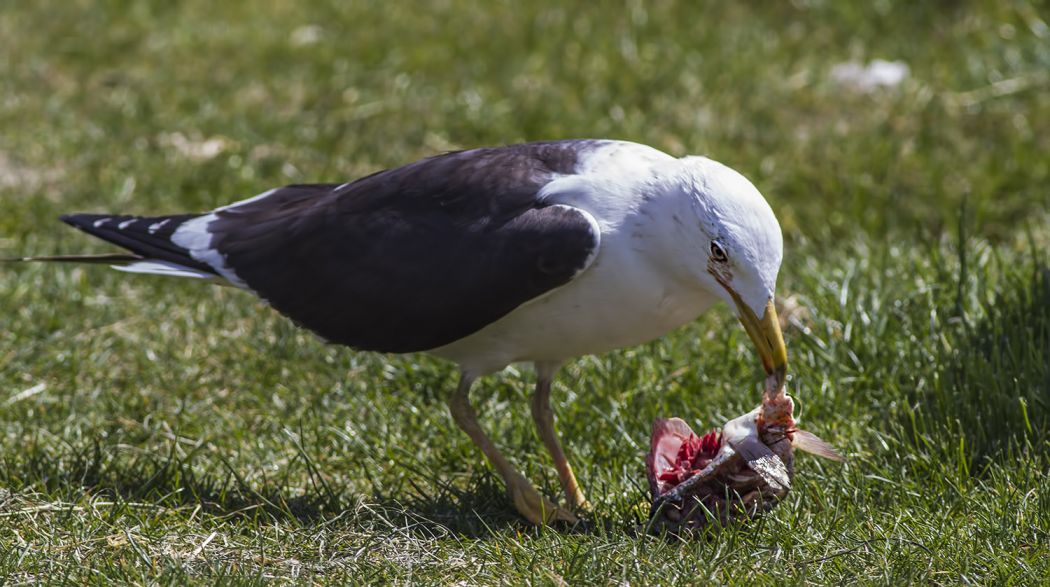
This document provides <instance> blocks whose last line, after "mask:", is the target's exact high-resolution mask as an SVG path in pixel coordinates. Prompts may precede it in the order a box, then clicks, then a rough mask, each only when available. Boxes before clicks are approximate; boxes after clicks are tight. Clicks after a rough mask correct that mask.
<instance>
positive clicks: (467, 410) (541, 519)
mask: <svg viewBox="0 0 1050 587" xmlns="http://www.w3.org/2000/svg"><path fill="white" fill-rule="evenodd" d="M473 382H474V378H473V377H472V376H470V375H467V374H466V373H464V374H463V375H462V376H461V378H460V380H459V386H458V387H457V388H456V392H455V393H454V394H452V397H451V398H450V399H449V402H448V406H449V411H450V412H451V413H452V419H453V420H455V421H456V424H457V425H458V426H459V427H460V428H461V429H462V430H463V431H464V432H466V433H467V436H469V437H470V439H471V440H472V441H474V444H476V445H477V446H478V448H480V449H481V452H483V453H485V457H486V458H487V459H488V460H489V462H490V463H492V466H493V467H494V468H495V469H496V472H497V473H498V474H499V476H500V477H502V478H503V482H504V483H505V484H506V485H507V492H508V493H509V494H510V499H511V501H512V502H514V507H515V508H517V510H518V513H520V514H521V515H522V516H523V517H524V518H525V519H526V520H528V521H529V522H532V523H533V524H543V523H547V524H549V523H553V522H558V521H561V522H569V523H575V522H576V516H574V515H573V514H572V513H571V512H569V511H567V510H564V509H562V508H559V507H558V506H557V505H555V504H554V503H553V502H551V501H550V500H548V499H546V498H545V497H543V496H542V495H540V492H539V491H536V488H535V487H533V486H532V484H531V483H529V482H528V480H527V479H525V477H524V476H523V475H522V474H521V473H519V472H518V471H517V470H515V469H514V467H513V466H512V465H511V464H510V463H509V462H508V461H507V459H506V457H504V456H503V454H502V453H500V451H499V449H498V448H496V445H495V444H493V443H492V441H491V440H489V437H488V436H487V435H486V434H485V432H484V431H483V430H482V429H481V426H480V425H479V424H478V418H477V414H476V413H475V412H474V408H473V406H471V405H470V386H471V384H472V383H473Z"/></svg>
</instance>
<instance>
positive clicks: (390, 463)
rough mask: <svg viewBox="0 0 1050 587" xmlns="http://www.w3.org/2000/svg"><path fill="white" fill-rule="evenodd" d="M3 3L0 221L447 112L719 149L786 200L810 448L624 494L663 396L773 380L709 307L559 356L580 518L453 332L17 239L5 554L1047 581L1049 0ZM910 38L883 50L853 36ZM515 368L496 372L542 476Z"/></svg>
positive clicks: (799, 391)
mask: <svg viewBox="0 0 1050 587" xmlns="http://www.w3.org/2000/svg"><path fill="white" fill-rule="evenodd" d="M539 4H540V3H520V2H487V1H486V2H482V1H471V0H448V1H444V2H435V3H431V4H429V5H426V6H425V7H424V6H423V5H412V6H409V5H408V3H405V4H395V3H364V2H362V3H343V2H336V1H335V0H331V1H327V2H326V1H324V0H318V1H311V2H299V1H292V0H270V1H268V2H264V3H250V4H249V3H236V2H226V3H214V2H205V1H203V0H186V1H184V2H168V3H148V2H130V1H128V2H123V1H118V0H106V1H102V2H88V1H77V2H65V1H61V2H60V1H58V0H44V1H40V2H32V3H30V2H19V3H10V2H9V3H5V4H4V5H3V7H0V38H3V39H4V41H3V45H4V50H3V58H2V59H0V80H2V87H3V90H2V92H0V128H2V129H3V131H2V132H0V204H2V205H0V211H2V213H0V256H13V255H23V254H49V253H57V252H84V251H91V252H102V251H110V250H112V249H110V248H109V247H107V246H106V245H105V244H103V243H99V242H95V241H92V240H91V239H89V238H88V237H86V236H84V235H82V234H79V233H77V232H76V231H74V230H72V229H70V228H68V227H65V226H64V225H62V224H61V223H59V222H58V221H57V220H56V217H57V215H58V214H60V213H64V212H74V211H85V212H90V211H115V212H125V213H168V212H180V211H187V210H205V209H208V208H210V207H214V206H217V205H221V204H225V203H228V202H230V201H233V200H236V199H240V198H244V197H247V196H251V195H253V194H255V193H258V192H261V191H263V190H265V189H268V188H270V187H273V186H276V185H282V184H287V183H296V182H309V181H323V182H342V181H345V180H348V179H351V178H354V177H358V176H361V175H363V174H366V173H370V172H372V171H375V170H378V169H381V168H383V167H386V166H392V165H398V164H401V163H405V162H408V161H412V160H414V159H416V158H418V157H422V156H426V155H430V154H434V153H438V152H441V151H444V150H448V149H453V148H459V147H470V146H478V145H490V144H500V143H509V142H517V141H523V140H538V139H554V138H565V137H587V136H591V137H612V138H621V139H629V140H635V141H639V142H643V143H648V144H651V145H654V146H656V147H658V148H661V149H664V150H667V151H668V152H670V153H673V154H675V155H683V154H687V153H690V154H706V155H709V156H711V157H713V158H715V159H718V160H720V161H723V162H725V163H727V164H729V165H731V166H732V167H734V168H736V169H738V170H740V171H741V172H743V173H744V174H745V175H747V176H748V177H750V178H751V179H752V180H753V181H754V183H755V184H756V185H757V186H758V187H759V189H760V190H761V191H762V192H763V193H764V194H766V196H767V197H768V199H769V200H770V203H771V205H772V206H773V208H774V210H775V211H776V213H777V214H778V216H779V217H780V219H781V222H782V224H783V227H784V231H785V237H786V258H785V264H784V269H783V272H782V274H781V280H780V286H779V295H780V298H781V301H782V303H783V304H784V305H785V306H790V307H791V308H794V310H793V311H790V312H789V311H785V312H784V313H785V314H786V315H787V327H786V331H785V335H786V338H787V344H788V349H789V353H790V357H791V365H792V367H791V369H792V381H791V384H790V385H791V391H792V394H793V395H794V396H795V398H796V399H797V401H798V404H799V407H800V411H801V419H802V422H803V424H804V425H805V426H806V427H807V428H809V429H810V430H812V431H814V432H816V433H818V434H819V435H821V436H822V437H823V438H825V439H827V440H828V441H830V442H832V443H833V444H835V445H836V446H838V447H839V448H841V450H842V451H843V452H844V453H845V454H846V455H847V456H848V457H849V462H848V463H847V464H845V465H838V464H834V463H830V462H824V461H819V460H816V459H813V458H810V457H807V456H802V457H800V459H799V462H798V469H799V475H798V479H797V483H796V486H795V488H794V491H793V492H792V493H791V495H790V497H789V499H788V500H787V502H786V503H785V504H783V505H782V506H781V507H780V508H779V509H777V510H776V511H775V512H774V513H773V514H772V515H770V516H768V517H766V518H764V519H762V520H759V521H756V522H754V523H751V524H747V525H744V526H738V527H731V528H728V529H726V530H725V531H723V532H721V533H719V534H717V535H712V536H709V537H706V538H705V539H701V540H697V541H694V542H689V543H679V542H674V541H667V540H665V539H662V538H658V537H650V536H646V535H644V534H642V533H639V531H638V528H639V525H640V524H641V523H642V522H644V520H645V517H646V513H647V496H646V484H645V474H644V470H643V457H644V453H645V450H646V444H647V442H648V435H649V427H650V425H651V422H652V420H653V419H654V418H657V417H666V416H672V415H677V416H681V417H683V418H686V419H687V420H688V421H689V422H690V423H691V424H693V426H694V428H703V427H705V426H711V425H715V424H717V423H721V422H723V421H724V420H725V419H726V418H728V417H731V416H735V415H738V414H740V413H742V412H743V411H745V410H748V409H750V408H751V407H752V406H754V405H755V404H756V402H757V401H758V397H759V388H760V380H761V372H760V368H759V365H758V359H757V357H756V356H755V355H754V353H753V351H752V349H751V348H750V344H749V343H748V340H747V337H746V335H745V333H744V332H743V329H742V328H741V327H740V326H739V325H738V324H737V323H736V322H735V319H734V318H733V317H732V315H731V314H730V312H729V310H728V309H727V308H724V307H721V308H718V309H716V310H714V311H712V312H710V313H709V314H708V315H706V316H704V317H703V318H702V319H700V320H699V321H697V322H696V323H695V324H693V325H691V326H689V327H687V328H684V329H682V330H681V331H679V332H676V333H674V334H672V335H670V336H667V337H666V338H664V339H662V340H660V341H656V342H653V343H651V344H648V345H646V346H643V347H640V348H634V349H627V350H623V351H620V352H615V353H611V354H608V355H605V356H601V357H587V358H583V359H580V360H579V361H576V362H575V363H572V364H571V365H570V366H569V367H568V368H567V369H565V371H564V372H563V374H562V376H561V378H560V379H559V380H558V383H557V385H556V387H555V391H554V398H555V411H556V413H557V418H558V426H559V428H560V430H561V432H562V433H563V435H564V437H565V438H566V439H567V445H568V447H569V451H570V452H571V454H572V456H573V459H574V463H575V465H576V471H577V473H578V475H579V477H580V480H581V482H582V483H583V485H584V487H585V488H586V489H587V490H588V496H589V498H590V500H591V502H592V503H593V504H594V513H593V515H592V516H591V523H590V526H589V528H587V529H583V530H579V531H575V532H572V531H564V530H562V531H559V530H550V529H542V528H532V527H529V526H527V525H525V524H524V523H523V522H522V521H521V520H520V519H519V518H517V517H516V516H515V515H514V514H513V512H512V509H511V507H510V504H509V502H508V501H507V499H506V498H505V497H504V494H503V492H502V489H501V486H500V484H499V483H498V479H497V478H496V477H495V476H494V474H493V472H492V470H491V469H490V468H489V467H488V466H487V465H486V464H485V463H484V461H483V460H482V459H481V458H480V456H479V454H478V452H477V451H476V450H475V448H474V447H473V446H472V445H471V444H470V442H469V441H468V440H467V438H466V437H465V436H464V435H463V434H461V433H460V432H458V431H457V430H456V429H455V427H454V426H453V424H452V421H451V419H450V417H449V415H448V412H447V410H446V409H445V406H444V403H443V397H444V395H445V394H446V393H448V391H449V390H450V389H451V388H452V386H453V385H454V379H455V371H454V369H453V367H452V366H450V365H448V364H445V363H442V362H440V361H438V360H435V359H431V358H427V357H422V356H410V357H390V356H379V355H372V354H365V353H356V352H352V351H349V350H347V349H342V348H337V347H333V346H327V345H325V344H324V343H322V342H321V341H319V340H317V339H316V338H314V337H313V336H311V335H309V334H307V333H304V332H302V331H299V330H297V329H296V328H295V327H294V326H293V325H291V324H290V323H289V322H288V321H286V320H284V319H282V318H281V317H279V316H277V315H276V314H275V313H274V312H272V311H271V310H269V309H268V308H267V307H266V306H265V305H264V304H262V303H261V302H258V301H256V300H255V299H253V298H251V297H249V296H248V295H246V294H244V293H241V292H238V291H234V290H231V289H224V288H216V287H212V286H206V285H201V284H199V283H187V282H181V281H176V280H170V279H163V278H149V277H144V276H129V275H123V274H119V273H117V272H114V271H110V270H108V269H105V268H102V267H86V268H78V267H71V266H43V265H32V266H26V265H5V266H2V267H0V308H2V312H0V435H2V436H0V575H3V576H6V577H7V579H8V582H10V583H11V584H19V583H33V582H37V581H39V580H43V579H50V580H63V579H64V580H69V581H72V582H76V583H98V584H102V583H109V582H111V581H114V580H116V581H121V582H131V583H176V584H179V583H184V582H187V581H197V582H203V583H212V582H215V581H217V580H219V579H222V580H225V581H228V582H266V581H269V580H276V581H287V580H297V579H298V580H310V581H331V582H341V581H345V580H350V579H353V580H357V581H360V582H394V583H406V584H407V583H412V584H415V583H437V584H457V583H458V584H475V583H478V584H501V583H502V584H522V583H535V584H563V583H569V584H611V583H616V584H623V583H629V584H665V585H668V584H676V583H708V582H717V583H727V584H735V583H760V584H773V583H776V584H782V583H791V584H795V583H834V584H841V583H854V582H860V583H873V584H890V585H896V584H902V583H908V582H915V583H985V584H996V585H1004V584H1036V583H1046V582H1048V581H1050V546H1048V544H1050V480H1048V473H1047V471H1048V468H1050V467H1048V465H1050V457H1048V456H1047V455H1048V448H1050V383H1048V382H1050V361H1047V357H1048V356H1050V309H1048V308H1050V306H1048V304H1050V270H1048V269H1047V263H1048V259H1047V255H1048V250H1050V216H1048V214H1047V210H1048V209H1050V188H1048V186H1050V156H1048V155H1047V154H1048V153H1050V75H1048V74H1047V71H1050V27H1048V24H1047V14H1048V12H1050V11H1048V10H1047V9H1046V8H1047V7H1046V5H1045V4H1044V3H1029V2H1026V1H1024V0H1018V1H1010V2H1000V1H994V0H987V1H973V2H950V1H941V2H922V3H913V2H892V1H889V0H887V1H879V2H870V3H868V2H857V3H845V2H823V1H820V0H808V1H798V2H793V3H790V4H789V3H776V4H773V3H760V2H728V3H722V2H703V3H696V2H669V1H660V2H651V3H650V2H640V1H628V2H617V3H612V4H608V5H602V6H598V5H597V4H596V3H592V2H583V1H578V2H561V3H557V6H540V5H539ZM874 59H884V60H888V61H900V62H902V63H903V64H905V65H906V66H907V68H908V75H907V77H905V78H904V79H903V81H901V82H900V83H899V84H896V85H889V86H885V87H866V86H864V84H861V83H857V82H850V81H848V80H843V79H842V78H841V76H838V75H837V74H836V73H835V72H840V71H841V68H840V69H836V65H839V64H842V63H849V62H856V63H859V64H863V65H866V64H867V63H869V62H870V61H872V60H874ZM532 381H533V375H532V374H531V373H530V372H528V371H527V370H517V369H511V370H508V371H506V372H505V373H503V374H500V375H498V376H495V377H491V378H488V379H486V380H485V381H484V382H483V383H482V384H481V385H480V386H479V387H478V388H477V389H476V392H475V396H476V397H477V398H478V403H479V411H480V413H481V415H482V419H483V421H484V422H485V423H486V424H487V426H489V427H490V429H491V430H492V431H493V434H494V436H495V437H496V438H498V439H499V441H500V443H501V444H502V446H503V447H504V448H505V449H506V451H507V454H508V455H510V456H511V457H512V458H513V459H514V461H515V463H516V464H517V465H518V466H519V467H521V468H522V469H523V470H524V471H525V472H526V474H527V475H528V476H529V477H530V478H532V479H534V480H536V481H537V482H538V484H539V485H540V487H541V488H542V490H544V491H546V492H548V493H549V494H551V495H552V496H553V495H557V493H558V484H557V479H556V477H555V475H554V473H553V471H552V469H551V467H550V462H549V458H548V457H547V456H546V455H545V453H544V452H543V450H542V446H541V444H540V442H539V440H538V439H537V438H536V436H535V433H534V431H533V427H532V426H531V422H530V419H529V417H528V411H527V390H528V389H529V387H530V385H531V384H532Z"/></svg>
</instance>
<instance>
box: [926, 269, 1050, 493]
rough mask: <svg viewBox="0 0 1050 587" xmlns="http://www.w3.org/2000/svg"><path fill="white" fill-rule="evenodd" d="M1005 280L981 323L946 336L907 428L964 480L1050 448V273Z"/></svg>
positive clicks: (1017, 274) (1016, 273) (1009, 275)
mask: <svg viewBox="0 0 1050 587" xmlns="http://www.w3.org/2000/svg"><path fill="white" fill-rule="evenodd" d="M1004 273H1006V275H1004V276H1003V278H1002V281H1001V285H1000V287H998V288H997V290H998V291H997V292H996V295H995V296H994V297H993V298H992V299H990V300H988V301H985V302H983V304H982V306H983V307H982V310H983V315H984V317H983V318H982V320H981V321H980V322H978V323H976V324H972V325H971V324H968V323H966V322H965V321H962V322H961V323H960V324H959V327H958V329H957V330H956V334H955V335H953V336H949V337H948V342H947V344H946V345H945V347H946V348H945V349H944V350H943V351H942V353H941V354H942V356H941V357H940V364H942V365H944V368H943V370H942V371H941V374H940V378H939V384H938V385H936V386H933V387H931V388H930V389H929V390H928V391H927V392H926V393H925V394H922V395H919V396H916V397H914V398H913V401H912V405H913V406H915V409H914V410H912V411H911V412H910V413H909V414H908V421H907V422H906V427H907V429H908V430H909V432H910V433H911V435H912V438H914V439H915V441H916V442H918V443H923V444H927V445H931V444H933V442H932V441H931V440H930V439H931V438H939V439H940V440H941V441H940V442H938V443H937V444H939V445H941V446H942V447H943V448H944V450H945V451H953V452H954V453H955V455H954V458H955V459H956V460H957V461H958V463H959V466H960V467H961V468H962V469H964V470H963V471H962V472H963V473H969V471H970V470H972V469H973V468H974V466H976V467H977V468H980V467H981V466H983V465H984V464H986V463H989V462H991V461H994V460H996V459H1000V458H1009V457H1011V456H1017V455H1019V454H1022V453H1031V448H1032V447H1039V446H1041V445H1042V444H1043V443H1045V442H1047V441H1050V268H1048V267H1046V266H1045V265H1042V264H1037V263H1033V264H1032V265H1027V266H1024V267H1008V268H1005V271H1004ZM960 295H961V294H960ZM945 438H951V439H952V442H944V439H945Z"/></svg>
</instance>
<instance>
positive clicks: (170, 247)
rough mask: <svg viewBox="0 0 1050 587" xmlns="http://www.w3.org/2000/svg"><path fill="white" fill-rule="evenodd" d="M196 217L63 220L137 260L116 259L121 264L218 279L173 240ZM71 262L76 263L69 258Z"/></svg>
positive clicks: (72, 216) (101, 216) (86, 216)
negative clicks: (152, 263)
mask: <svg viewBox="0 0 1050 587" xmlns="http://www.w3.org/2000/svg"><path fill="white" fill-rule="evenodd" d="M197 217H198V215H197V214H178V215H173V216H152V217H145V216H126V215H112V214H67V215H65V216H62V217H61V218H62V221H63V222H65V223H66V224H69V225H71V226H73V227H76V228H78V229H80V230H82V231H84V232H86V233H88V234H90V235H92V236H95V237H98V238H100V239H102V240H105V241H109V242H111V243H113V244H115V245H118V246H120V247H123V248H125V249H127V250H129V251H131V252H132V253H134V255H135V256H136V257H133V258H119V259H114V260H115V261H116V262H117V263H118V264H121V263H124V264H127V263H130V262H135V261H142V260H147V259H149V260H158V261H166V262H168V263H172V264H175V265H178V266H181V267H185V268H187V269H193V270H195V271H196V272H204V273H207V274H211V275H217V273H216V272H215V269H213V268H212V267H211V266H210V265H208V264H206V263H203V262H201V261H198V260H196V259H194V258H193V257H192V256H190V252H189V251H188V250H186V249H184V248H182V247H180V246H178V245H176V244H175V243H174V242H172V240H171V236H172V234H174V232H175V230H176V229H177V228H178V227H179V226H181V225H182V224H183V223H184V222H186V221H188V220H192V219H194V218H197ZM71 257H72V256H71ZM128 257H131V256H128ZM56 260H57V259H56ZM70 260H74V259H73V258H70ZM89 262H91V261H89ZM95 262H100V263H104V262H106V261H104V260H98V261H95Z"/></svg>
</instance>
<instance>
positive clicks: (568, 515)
mask: <svg viewBox="0 0 1050 587" xmlns="http://www.w3.org/2000/svg"><path fill="white" fill-rule="evenodd" d="M507 491H508V493H510V499H511V501H512V502H514V507H515V508H516V509H517V510H518V513H519V514H521V515H522V517H524V518H525V519H526V520H528V521H529V522H531V523H533V524H536V525H537V526H538V525H540V524H548V525H549V524H554V523H556V522H565V523H568V524H575V523H577V522H578V521H579V518H577V517H576V515H575V514H573V513H572V512H570V511H569V510H567V509H564V508H561V507H559V506H558V505H557V504H555V503H554V502H552V501H551V500H549V499H547V498H546V497H543V496H542V495H540V492H539V491H536V488H535V487H533V486H532V485H531V484H530V483H529V482H528V481H526V480H525V479H524V478H520V479H515V480H513V481H508V483H507ZM585 503H586V502H585Z"/></svg>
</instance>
